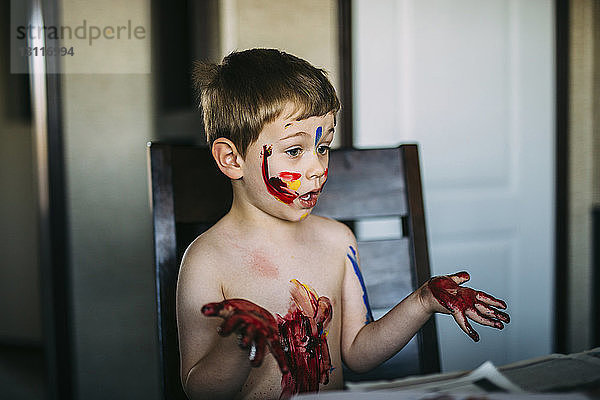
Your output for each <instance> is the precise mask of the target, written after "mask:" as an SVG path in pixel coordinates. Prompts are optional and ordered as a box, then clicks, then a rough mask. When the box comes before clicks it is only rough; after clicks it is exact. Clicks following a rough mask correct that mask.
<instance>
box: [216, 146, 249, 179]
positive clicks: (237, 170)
mask: <svg viewBox="0 0 600 400" xmlns="http://www.w3.org/2000/svg"><path fill="white" fill-rule="evenodd" d="M212 155H213V158H214V159H215V161H216V162H217V166H218V167H219V169H220V170H221V172H223V173H224V174H225V175H227V176H228V177H229V178H230V179H240V178H241V177H243V176H244V173H243V171H242V165H241V164H242V163H243V158H242V156H241V155H240V154H239V153H238V151H237V148H236V147H235V144H233V142H232V141H231V140H229V139H226V138H218V139H216V140H215V141H214V142H213V145H212Z"/></svg>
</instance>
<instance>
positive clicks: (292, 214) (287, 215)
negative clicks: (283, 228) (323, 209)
mask: <svg viewBox="0 0 600 400" xmlns="http://www.w3.org/2000/svg"><path fill="white" fill-rule="evenodd" d="M286 207H287V209H283V210H281V211H280V212H278V213H277V214H275V215H274V216H275V217H277V218H279V219H282V220H285V221H289V222H300V221H304V220H305V219H306V218H307V217H308V216H309V215H310V214H311V212H312V208H308V209H303V208H297V207H294V206H293V205H292V207H290V206H286ZM271 215H273V214H271Z"/></svg>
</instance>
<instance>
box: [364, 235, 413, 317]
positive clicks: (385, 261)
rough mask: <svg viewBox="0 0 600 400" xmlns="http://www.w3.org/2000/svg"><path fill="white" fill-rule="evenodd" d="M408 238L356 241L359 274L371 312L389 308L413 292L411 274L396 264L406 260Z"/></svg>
mask: <svg viewBox="0 0 600 400" xmlns="http://www.w3.org/2000/svg"><path fill="white" fill-rule="evenodd" d="M409 251H410V250H409V240H408V238H403V239H393V240H373V241H359V242H358V253H359V255H360V263H361V272H362V275H363V277H364V279H365V283H366V287H367V293H368V295H369V302H370V304H371V308H373V309H389V308H392V307H393V306H395V305H396V304H398V301H399V300H402V299H403V298H404V297H406V296H407V295H408V294H410V293H411V292H412V291H413V290H414V286H415V285H414V282H413V280H414V275H413V274H410V273H407V269H408V266H407V267H405V268H399V264H400V263H402V262H407V260H409V258H410V254H409Z"/></svg>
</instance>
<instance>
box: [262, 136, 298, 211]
mask: <svg viewBox="0 0 600 400" xmlns="http://www.w3.org/2000/svg"><path fill="white" fill-rule="evenodd" d="M271 154H272V148H271V146H267V145H264V146H263V152H262V157H263V162H262V177H263V181H264V182H265V185H266V186H267V191H268V192H269V193H271V194H272V195H273V196H275V198H277V199H278V200H280V201H282V202H283V203H285V204H291V203H292V202H293V201H294V200H296V198H297V197H298V196H299V194H298V193H296V192H295V191H293V190H290V189H289V188H288V187H287V185H286V184H285V182H283V181H282V180H281V179H280V178H278V177H276V176H273V177H269V163H268V161H267V159H268V158H269V157H270V156H271Z"/></svg>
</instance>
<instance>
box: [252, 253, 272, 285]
mask: <svg viewBox="0 0 600 400" xmlns="http://www.w3.org/2000/svg"><path fill="white" fill-rule="evenodd" d="M248 264H249V267H250V270H251V271H252V272H254V273H256V274H257V275H259V276H261V277H263V278H271V279H275V278H277V277H279V268H277V266H276V265H275V264H273V262H271V260H270V259H269V258H268V257H267V256H266V255H265V254H264V253H263V252H261V251H253V252H252V253H251V254H250V257H249V260H248Z"/></svg>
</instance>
